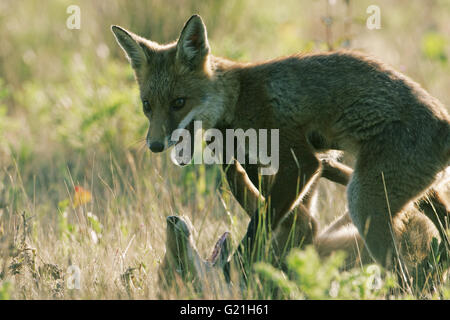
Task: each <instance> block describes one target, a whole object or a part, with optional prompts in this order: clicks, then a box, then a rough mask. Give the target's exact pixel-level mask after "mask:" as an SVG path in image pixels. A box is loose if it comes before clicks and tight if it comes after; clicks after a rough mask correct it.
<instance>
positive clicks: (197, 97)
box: [112, 15, 224, 152]
mask: <svg viewBox="0 0 450 320" xmlns="http://www.w3.org/2000/svg"><path fill="white" fill-rule="evenodd" d="M112 31H113V33H114V35H115V37H116V39H117V42H118V43H119V45H120V46H121V47H122V49H123V50H124V51H125V53H126V55H127V58H128V60H129V61H130V63H131V66H132V67H133V69H134V72H135V75H136V80H137V82H138V84H139V89H140V96H141V100H142V105H143V111H144V114H145V115H146V117H147V118H148V120H149V130H148V134H147V145H148V147H149V148H150V150H152V151H153V152H161V151H164V150H166V149H167V148H169V147H170V146H171V145H173V144H176V143H177V141H172V140H171V135H172V132H173V131H174V130H176V129H188V130H190V134H191V139H192V140H193V139H194V132H193V123H194V121H196V120H198V121H202V127H203V128H206V129H208V128H212V127H214V126H215V125H216V124H217V123H218V122H219V120H220V119H221V118H222V116H223V113H224V110H223V109H224V107H223V101H222V100H223V99H222V98H221V95H220V94H219V92H218V91H220V87H219V86H218V85H217V81H216V79H215V77H214V75H213V73H214V72H213V69H212V63H211V55H210V47H209V43H208V37H207V32H206V27H205V25H204V23H203V21H202V19H201V18H200V16H198V15H194V16H192V17H191V18H190V19H189V20H188V21H187V22H186V24H185V25H184V28H183V29H182V31H181V34H180V37H179V38H178V40H177V41H175V42H173V43H170V44H165V45H160V44H158V43H156V42H153V41H150V40H147V39H144V38H142V37H140V36H138V35H136V34H134V33H132V32H130V31H127V30H125V29H123V28H121V27H118V26H112Z"/></svg>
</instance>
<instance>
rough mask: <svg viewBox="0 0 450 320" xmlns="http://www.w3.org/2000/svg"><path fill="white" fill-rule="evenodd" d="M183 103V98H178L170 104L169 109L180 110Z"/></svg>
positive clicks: (184, 101) (184, 100)
mask: <svg viewBox="0 0 450 320" xmlns="http://www.w3.org/2000/svg"><path fill="white" fill-rule="evenodd" d="M185 103H186V99H185V98H178V99H175V100H174V101H173V102H172V105H171V107H172V109H173V110H175V111H177V110H180V109H181V108H183V107H184V104H185Z"/></svg>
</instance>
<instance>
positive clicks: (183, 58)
mask: <svg viewBox="0 0 450 320" xmlns="http://www.w3.org/2000/svg"><path fill="white" fill-rule="evenodd" d="M208 54H209V43H208V36H207V33H206V26H205V24H204V23H203V21H202V18H201V17H200V16H199V15H193V16H192V17H191V18H190V19H189V20H188V21H187V22H186V24H185V25H184V28H183V30H182V31H181V35H180V38H179V39H178V43H177V60H178V61H180V62H181V63H183V64H184V65H186V66H188V67H189V68H190V69H191V70H196V69H198V68H201V67H203V66H204V63H205V62H206V58H207V56H208Z"/></svg>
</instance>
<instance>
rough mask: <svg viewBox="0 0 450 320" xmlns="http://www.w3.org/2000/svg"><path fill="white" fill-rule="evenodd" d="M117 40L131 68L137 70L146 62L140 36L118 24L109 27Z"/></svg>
mask: <svg viewBox="0 0 450 320" xmlns="http://www.w3.org/2000/svg"><path fill="white" fill-rule="evenodd" d="M111 30H112V32H113V33H114V36H115V37H116V40H117V42H118V43H119V45H120V46H121V47H122V49H123V51H125V53H126V54H127V58H128V60H129V61H130V63H131V66H132V67H133V69H135V70H137V69H139V68H140V67H142V66H143V65H144V64H146V63H147V57H146V55H145V52H144V49H143V48H142V47H141V45H140V42H141V37H139V36H138V35H136V34H134V33H132V32H130V31H127V30H125V29H123V28H121V27H119V26H112V27H111Z"/></svg>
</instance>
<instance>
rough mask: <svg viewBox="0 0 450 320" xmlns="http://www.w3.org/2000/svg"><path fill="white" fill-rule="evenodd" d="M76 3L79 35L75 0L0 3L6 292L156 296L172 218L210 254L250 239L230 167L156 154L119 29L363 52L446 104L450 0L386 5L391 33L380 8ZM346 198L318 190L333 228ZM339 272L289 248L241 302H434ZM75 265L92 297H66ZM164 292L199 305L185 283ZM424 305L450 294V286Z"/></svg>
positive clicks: (285, 50) (279, 48)
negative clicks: (187, 225)
mask: <svg viewBox="0 0 450 320" xmlns="http://www.w3.org/2000/svg"><path fill="white" fill-rule="evenodd" d="M79 3H80V8H81V29H80V30H69V29H67V28H66V27H65V21H66V19H67V17H68V15H67V14H66V8H67V7H68V6H69V5H71V4H72V3H71V2H70V1H66V0H59V1H52V2H48V3H47V2H45V3H42V2H41V1H35V0H27V1H13V0H3V1H1V3H0V26H1V28H0V38H1V39H2V46H1V47H0V299H55V298H56V299H62V298H64V299H129V298H132V299H140V298H144V299H156V298H158V297H159V296H160V294H161V292H160V291H159V286H158V283H157V269H158V267H159V264H160V263H161V261H162V259H163V256H164V250H165V228H166V221H165V219H166V217H167V216H168V215H175V214H185V215H187V216H189V217H190V218H191V220H192V222H193V224H194V226H195V228H196V230H197V233H196V234H195V237H194V239H195V242H196V244H197V247H198V249H199V251H200V253H201V254H202V255H203V256H204V257H206V256H208V255H209V253H210V250H212V246H213V244H214V243H215V241H216V240H217V238H218V237H219V236H220V235H221V234H222V233H223V232H224V231H230V232H231V233H232V238H233V239H234V240H235V241H236V243H235V245H237V241H238V240H240V238H241V237H242V235H243V234H244V233H245V229H246V225H247V223H248V218H247V216H246V214H245V213H244V212H243V211H242V209H241V208H240V207H239V206H238V205H237V204H236V203H235V201H234V200H233V198H232V196H231V195H230V194H229V192H228V191H227V189H226V186H225V185H223V183H222V182H223V177H222V173H221V172H220V171H219V169H218V168H216V167H213V166H187V167H185V168H179V167H177V166H175V165H173V164H172V162H171V161H170V159H169V155H168V154H162V155H156V154H150V153H149V152H148V150H146V148H145V146H144V141H143V138H144V137H145V134H146V130H147V123H146V120H145V118H144V116H143V115H142V112H141V106H140V102H139V95H138V90H137V86H136V84H135V82H134V79H133V75H132V71H131V68H130V67H129V65H128V63H127V61H126V60H125V58H124V56H123V53H122V52H121V50H120V49H119V47H118V46H117V45H116V44H115V42H114V38H113V35H112V33H111V32H110V30H109V28H110V25H112V24H118V25H122V26H124V27H126V28H129V29H130V30H133V31H135V32H136V33H139V34H141V35H143V36H146V37H149V38H151V39H152V40H155V41H158V42H167V41H171V40H173V39H176V37H177V36H178V32H179V30H181V27H182V25H183V23H184V22H185V20H187V18H188V17H189V16H190V15H191V14H193V13H200V14H201V15H202V17H203V18H204V20H205V22H206V24H207V27H208V34H209V37H210V44H211V47H212V51H213V53H214V54H216V55H219V56H226V57H229V58H232V59H237V60H241V61H250V60H263V59H268V58H273V57H276V56H280V55H287V54H291V53H295V52H298V51H320V50H327V49H328V48H330V47H334V48H339V47H351V48H354V49H360V50H363V51H366V52H369V53H371V54H373V55H375V56H378V57H379V58H380V59H381V60H384V61H386V62H387V63H390V64H392V65H394V66H395V67H396V68H397V69H399V70H400V71H402V72H404V73H406V74H407V75H409V76H411V77H412V78H413V79H415V80H416V81H418V82H419V83H421V84H422V85H423V86H424V87H425V88H426V89H427V90H428V91H429V92H430V93H431V94H432V95H434V96H436V97H437V98H439V99H440V100H441V101H442V102H443V103H444V104H445V105H446V106H450V96H449V95H448V94H447V93H448V88H450V77H449V76H448V74H449V73H450V64H449V62H448V57H449V54H450V37H449V35H450V29H449V28H450V26H449V25H448V23H447V22H448V21H449V19H450V5H449V3H448V2H447V1H444V0H435V1H429V2H427V4H426V5H425V4H424V3H422V2H414V3H411V2H410V1H396V2H395V3H393V2H392V1H387V0H383V1H377V3H378V5H379V6H380V8H381V14H382V20H381V23H382V28H381V29H380V30H368V29H367V28H366V27H365V20H366V18H367V14H366V11H365V9H366V8H367V7H368V6H369V5H370V4H372V3H371V2H370V1H343V0H342V1H341V0H337V1H336V3H335V4H329V3H328V2H327V1H325V0H323V1H322V0H316V1H304V0H302V1H300V0H289V1H283V4H282V5H281V4H279V3H275V2H273V1H269V0H258V1H256V0H247V1H238V0H232V1H229V0H227V1H225V0H217V1H201V2H200V1H193V0H184V1H181V2H179V1H163V0H154V1H145V2H136V3H135V2H128V1H118V2H115V3H111V2H106V1H104V2H97V1H95V2H92V1H87V0H86V1H79ZM347 3H349V4H350V7H349V6H348V5H347ZM349 8H350V9H351V10H350V9H349ZM324 17H328V19H325V20H326V21H327V25H325V24H324V22H323V21H324V19H323V18H324ZM24 21H25V23H24ZM346 160H347V161H348V162H349V163H351V162H352V159H346ZM448 195H449V194H448V193H447V196H448ZM345 205H346V200H345V191H344V188H342V187H340V186H337V185H335V184H332V183H328V182H325V181H323V182H321V183H320V193H319V199H318V201H317V205H316V211H317V213H318V217H319V219H320V221H321V223H322V225H325V224H327V223H328V222H330V221H332V220H333V219H334V217H336V216H338V215H340V214H342V213H343V212H344V210H345ZM340 263H341V258H340V257H339V256H336V257H334V258H332V259H331V260H329V261H325V262H321V261H319V260H318V258H317V256H316V254H315V252H314V251H312V250H310V249H308V250H306V251H293V252H291V253H290V255H289V259H288V266H289V270H290V272H288V273H283V272H282V271H280V270H275V269H274V268H273V267H272V266H270V265H267V264H258V266H257V267H256V268H257V271H256V272H255V275H254V277H253V278H252V282H251V284H250V286H249V289H248V290H247V291H245V292H240V291H239V290H235V291H234V292H231V293H230V297H233V298H242V297H243V298H267V299H270V298H277V297H282V298H311V299H318V298H319V299H332V298H341V299H367V298H376V299H383V298H396V299H404V298H423V297H424V296H422V295H411V294H405V293H403V292H401V291H398V290H397V291H395V290H394V291H392V290H391V289H392V288H393V287H395V280H394V279H392V277H391V276H390V275H389V273H385V272H384V271H382V270H380V275H381V279H382V280H383V282H382V284H381V285H380V286H375V287H373V286H372V287H370V286H369V287H368V286H366V284H367V283H368V281H369V280H370V279H373V272H374V270H376V269H373V267H365V268H359V269H354V270H351V271H347V272H341V271H339V266H340ZM77 268H79V271H80V272H79V275H80V277H79V279H80V283H79V284H80V288H79V289H77V288H73V289H70V288H69V287H71V286H70V284H72V285H73V284H76V283H77V282H76V281H75V280H76V279H77V278H76V277H77V270H78V269H77ZM370 268H372V269H370ZM377 270H378V269H377ZM376 272H378V271H376ZM369 282H370V281H369ZM72 287H73V286H72ZM165 295H166V297H168V298H195V297H197V296H196V293H195V292H193V291H192V290H190V289H189V286H186V288H184V289H181V290H178V291H175V290H174V291H171V292H166V293H165ZM425 297H427V298H439V299H448V298H450V286H449V283H448V281H447V282H446V283H439V284H438V286H437V290H436V292H435V293H434V294H431V295H427V296H425ZM207 298H226V297H225V296H224V297H217V296H213V295H211V296H208V297H207Z"/></svg>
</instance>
